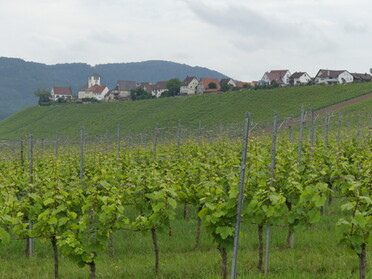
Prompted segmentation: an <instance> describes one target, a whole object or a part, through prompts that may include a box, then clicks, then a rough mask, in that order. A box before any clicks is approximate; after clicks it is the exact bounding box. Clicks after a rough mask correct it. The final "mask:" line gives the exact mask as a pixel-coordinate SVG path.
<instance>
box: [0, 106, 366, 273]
mask: <svg viewBox="0 0 372 279" xmlns="http://www.w3.org/2000/svg"><path fill="white" fill-rule="evenodd" d="M371 119H372V118H371V115H359V116H356V117H353V118H351V117H350V118H347V117H346V116H342V115H341V114H340V115H329V114H327V115H318V116H315V115H314V113H313V112H312V111H309V112H308V113H305V111H304V109H303V110H302V112H301V117H300V119H298V120H296V119H292V120H291V121H287V122H286V121H283V122H278V120H277V117H276V115H275V116H274V118H273V124H272V125H271V126H270V127H266V128H265V129H264V130H262V129H261V130H257V128H256V126H257V125H256V124H254V123H251V122H250V116H249V114H247V116H246V118H245V122H244V125H243V124H239V125H229V126H225V127H222V126H221V127H219V128H217V129H216V130H207V129H204V128H203V127H202V125H201V124H200V125H199V127H198V128H197V129H195V130H190V129H186V128H183V127H182V125H181V122H179V123H178V125H176V126H174V127H170V128H163V127H159V126H158V125H156V126H155V128H154V130H153V131H151V133H150V132H147V133H146V134H139V135H131V134H126V135H124V134H122V133H121V131H120V127H118V129H117V131H115V132H114V133H111V134H109V133H106V134H105V135H103V136H100V137H99V136H96V135H90V134H89V133H87V132H86V131H84V129H83V128H82V129H81V131H80V134H79V136H78V137H76V138H67V137H63V136H62V135H57V136H56V139H55V140H53V141H46V140H37V139H34V138H33V137H32V135H30V136H29V137H28V138H25V139H22V140H14V141H10V140H8V141H6V140H4V141H1V146H0V148H1V149H0V150H1V151H0V152H1V153H0V159H1V161H0V188H1V196H0V261H1V263H2V264H1V266H2V267H0V274H1V275H0V277H1V278H51V277H53V276H54V278H87V277H89V276H90V278H228V277H229V276H231V278H261V276H262V277H265V278H362V279H363V278H371V277H372V273H371V268H370V261H369V262H368V261H367V258H368V256H369V255H371V252H370V250H369V249H370V247H371V244H372V234H371V231H372V199H371V194H372V123H371ZM236 232H238V233H236ZM322 238H325V239H322ZM327 247H328V248H327ZM310 251H311V252H310ZM314 251H317V252H314ZM312 253H315V254H312ZM314 255H315V256H314ZM341 255H342V256H341ZM52 261H53V264H52ZM303 261H309V263H308V265H303ZM323 261H325V262H323ZM327 261H329V264H327V263H326V262H327ZM45 262H47V264H45ZM288 262H291V264H292V266H288V265H289V264H288ZM40 266H42V270H40ZM75 266H76V267H77V266H78V267H81V269H80V270H79V269H76V267H75ZM305 266H306V267H305ZM38 269H39V271H37V272H36V273H34V272H35V271H34V270H38ZM43 276H44V277H43Z"/></svg>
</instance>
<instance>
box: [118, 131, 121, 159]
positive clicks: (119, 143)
mask: <svg viewBox="0 0 372 279" xmlns="http://www.w3.org/2000/svg"><path fill="white" fill-rule="evenodd" d="M117 136H118V164H119V163H120V151H121V142H120V141H121V137H120V125H118V134H117Z"/></svg>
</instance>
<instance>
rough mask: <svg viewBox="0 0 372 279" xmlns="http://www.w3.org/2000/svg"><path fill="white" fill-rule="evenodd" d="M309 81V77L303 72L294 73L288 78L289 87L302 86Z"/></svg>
mask: <svg viewBox="0 0 372 279" xmlns="http://www.w3.org/2000/svg"><path fill="white" fill-rule="evenodd" d="M310 81H311V77H310V76H309V75H308V74H307V73H305V72H295V73H294V74H292V75H291V76H290V77H289V84H290V85H304V84H308V83H309V82H310Z"/></svg>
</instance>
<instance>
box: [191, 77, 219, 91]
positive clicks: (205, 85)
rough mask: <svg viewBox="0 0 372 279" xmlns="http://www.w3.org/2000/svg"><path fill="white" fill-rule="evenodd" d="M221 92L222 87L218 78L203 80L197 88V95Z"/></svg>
mask: <svg viewBox="0 0 372 279" xmlns="http://www.w3.org/2000/svg"><path fill="white" fill-rule="evenodd" d="M216 92H221V86H220V83H219V81H218V79H216V78H201V79H200V80H199V84H198V86H197V87H196V94H204V93H216Z"/></svg>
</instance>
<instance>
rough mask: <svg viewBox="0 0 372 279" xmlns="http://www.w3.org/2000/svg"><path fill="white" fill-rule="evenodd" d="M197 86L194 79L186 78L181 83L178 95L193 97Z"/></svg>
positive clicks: (196, 81)
mask: <svg viewBox="0 0 372 279" xmlns="http://www.w3.org/2000/svg"><path fill="white" fill-rule="evenodd" d="M198 84H199V81H198V80H197V79H196V77H189V76H187V77H186V78H185V79H184V81H183V82H182V83H181V87H180V95H195V94H196V88H197V86H198Z"/></svg>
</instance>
